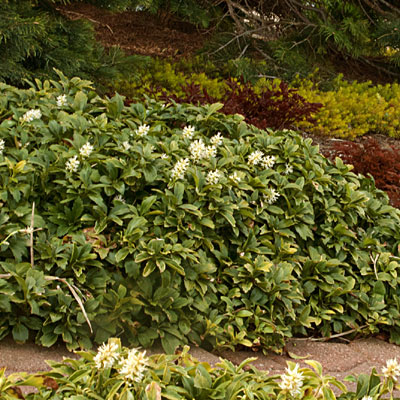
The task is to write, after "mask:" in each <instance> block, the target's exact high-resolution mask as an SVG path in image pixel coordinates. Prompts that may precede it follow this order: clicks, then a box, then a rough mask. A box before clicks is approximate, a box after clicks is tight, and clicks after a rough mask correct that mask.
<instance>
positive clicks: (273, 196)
mask: <svg viewBox="0 0 400 400" xmlns="http://www.w3.org/2000/svg"><path fill="white" fill-rule="evenodd" d="M268 191H269V193H268V194H266V195H264V199H265V201H266V203H268V204H273V203H275V202H276V201H277V200H278V198H279V196H280V194H279V193H278V192H277V191H276V190H275V189H274V188H271V189H269V190H268Z"/></svg>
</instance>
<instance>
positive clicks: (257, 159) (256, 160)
mask: <svg viewBox="0 0 400 400" xmlns="http://www.w3.org/2000/svg"><path fill="white" fill-rule="evenodd" d="M263 157H264V153H263V152H262V151H261V150H256V151H253V152H252V153H251V154H250V155H249V158H248V159H247V162H248V164H250V165H258V164H260V163H261V161H262V159H263Z"/></svg>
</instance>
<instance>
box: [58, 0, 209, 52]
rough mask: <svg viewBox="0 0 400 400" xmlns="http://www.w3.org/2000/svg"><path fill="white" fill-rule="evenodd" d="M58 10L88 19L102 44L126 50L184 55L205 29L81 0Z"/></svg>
mask: <svg viewBox="0 0 400 400" xmlns="http://www.w3.org/2000/svg"><path fill="white" fill-rule="evenodd" d="M58 10H59V11H60V12H61V13H62V14H63V15H65V16H67V17H68V18H70V19H74V20H75V19H87V20H89V21H91V22H92V23H93V24H94V27H95V30H96V36H97V39H98V40H99V42H101V44H102V45H103V46H104V47H106V48H109V47H112V46H119V47H120V48H121V49H123V50H124V51H125V53H127V54H141V55H148V56H158V57H184V56H188V55H191V54H193V53H195V52H196V51H197V50H199V49H200V48H201V47H202V46H203V45H204V43H205V40H206V39H207V37H208V32H207V31H205V30H199V29H197V28H196V27H195V26H194V25H192V24H190V23H188V22H184V21H180V20H177V19H176V18H174V17H172V16H170V15H167V14H165V15H161V14H158V15H152V14H150V13H147V12H140V11H138V12H134V11H125V12H122V13H115V12H111V11H108V10H105V9H102V8H97V7H95V6H93V5H91V4H84V3H73V4H70V5H66V6H59V7H58Z"/></svg>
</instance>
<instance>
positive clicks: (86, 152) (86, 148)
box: [79, 142, 93, 157]
mask: <svg viewBox="0 0 400 400" xmlns="http://www.w3.org/2000/svg"><path fill="white" fill-rule="evenodd" d="M92 151H93V146H92V145H91V144H90V143H89V142H87V143H85V144H84V145H83V146H82V147H81V148H80V149H79V153H80V155H81V156H82V157H89V156H90V154H91V153H92Z"/></svg>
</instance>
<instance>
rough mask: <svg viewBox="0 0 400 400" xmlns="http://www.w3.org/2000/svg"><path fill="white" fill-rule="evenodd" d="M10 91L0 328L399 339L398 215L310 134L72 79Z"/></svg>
mask: <svg viewBox="0 0 400 400" xmlns="http://www.w3.org/2000/svg"><path fill="white" fill-rule="evenodd" d="M0 91H1V94H2V96H1V97H0V140H1V141H2V142H0V143H2V146H1V147H2V152H1V155H0V203H1V208H0V274H1V277H2V278H1V279H0V326H1V329H0V338H2V337H4V336H6V335H8V334H10V333H11V334H12V335H13V337H14V339H15V340H17V341H19V342H24V341H26V340H27V339H28V337H29V336H30V335H31V337H35V339H36V341H37V342H39V343H41V344H42V345H45V346H51V345H52V344H54V343H55V342H56V341H57V340H58V339H59V338H61V339H62V340H63V341H64V342H65V343H66V344H67V346H68V347H69V348H76V347H79V346H80V347H90V346H91V345H92V344H93V342H96V343H103V342H105V341H107V339H108V338H109V337H112V336H116V335H118V336H121V337H123V338H124V340H125V341H126V342H127V343H129V344H131V345H132V346H136V347H137V346H142V347H144V348H145V347H148V346H151V345H152V344H153V343H154V341H155V340H161V343H162V345H163V346H164V348H165V349H166V350H167V351H168V352H173V351H174V350H175V348H176V347H177V346H178V345H182V344H185V343H195V344H202V345H204V346H208V347H210V348H211V347H230V348H237V347H238V346H242V347H243V346H244V347H247V348H253V349H254V350H258V349H260V350H266V349H269V348H272V349H275V350H276V351H279V349H280V348H281V346H282V344H283V343H284V340H285V338H287V337H291V336H293V335H307V334H309V333H310V332H313V333H318V334H320V335H325V336H329V335H330V334H332V333H333V332H335V333H342V334H344V333H348V332H350V333H351V332H353V333H355V332H366V333H370V332H377V331H379V330H384V331H388V332H389V333H390V337H391V340H393V341H395V342H397V343H400V336H399V333H400V322H399V321H400V319H399V318H398V317H399V311H398V307H397V304H398V302H399V300H400V292H399V287H400V285H399V283H400V282H399V279H400V278H399V277H398V275H399V274H398V272H399V264H398V257H399V249H398V246H397V245H398V243H399V240H400V230H399V229H400V228H399V226H400V213H399V211H398V210H397V209H395V208H393V207H390V206H389V204H388V198H387V196H386V195H385V194H384V193H383V192H382V191H380V190H377V189H376V188H375V187H374V183H373V181H372V180H371V179H368V178H365V177H362V176H356V175H355V174H353V173H352V172H351V168H350V167H349V166H346V165H344V164H343V163H342V162H341V160H340V159H337V160H336V162H335V163H331V162H329V161H328V160H327V159H325V158H324V157H323V156H321V155H320V154H319V153H318V149H317V148H316V147H314V146H312V144H311V141H310V140H303V139H302V138H301V137H300V135H298V134H297V133H295V132H292V131H272V130H260V129H257V128H255V127H253V126H251V125H247V124H245V123H244V122H243V117H241V116H239V115H223V114H220V113H219V112H218V110H220V109H221V107H222V105H221V104H218V103H216V104H211V105H207V106H201V107H195V106H193V105H184V104H175V103H167V104H163V103H159V102H156V101H152V100H148V101H147V102H146V103H143V104H142V103H136V104H130V105H129V106H125V105H124V99H123V98H122V97H121V96H119V95H118V94H116V95H115V96H114V97H112V98H101V97H99V96H98V95H97V94H96V93H95V92H94V91H93V90H92V88H91V86H90V83H89V82H87V81H82V80H80V79H78V78H73V79H70V80H69V79H67V78H65V77H64V76H62V75H61V74H60V81H59V82H53V81H52V82H48V81H45V82H40V81H37V82H35V84H32V87H31V88H30V89H28V90H20V89H16V88H14V87H11V86H7V85H4V84H0ZM30 110H36V111H35V112H36V113H35V114H34V115H33V116H34V117H35V118H33V119H32V118H31V117H32V112H31V113H30V114H29V115H30V117H29V118H28V117H26V115H27V113H28V112H30ZM39 112H40V117H39V118H36V117H38V116H39ZM24 116H25V117H24ZM33 203H34V204H35V208H34V212H33V206H32V205H33ZM31 221H33V222H32V224H31ZM27 226H28V227H31V228H32V229H33V230H32V233H30V234H29V235H27V234H25V233H23V230H24V229H26V227H27ZM10 235H11V236H10ZM6 238H7V240H6ZM31 244H32V245H33V246H32V247H31Z"/></svg>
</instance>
